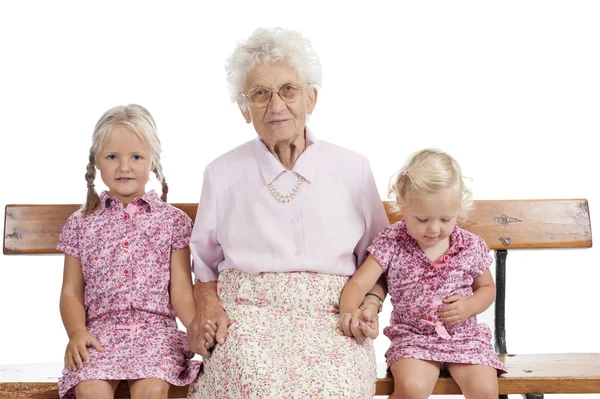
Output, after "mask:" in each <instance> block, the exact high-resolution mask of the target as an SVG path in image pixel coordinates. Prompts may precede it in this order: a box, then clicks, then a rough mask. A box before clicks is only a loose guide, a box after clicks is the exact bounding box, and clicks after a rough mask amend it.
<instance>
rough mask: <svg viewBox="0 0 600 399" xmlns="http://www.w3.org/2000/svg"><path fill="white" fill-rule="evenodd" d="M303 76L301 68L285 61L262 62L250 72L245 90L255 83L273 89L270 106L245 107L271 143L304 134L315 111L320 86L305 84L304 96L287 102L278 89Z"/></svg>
mask: <svg viewBox="0 0 600 399" xmlns="http://www.w3.org/2000/svg"><path fill="white" fill-rule="evenodd" d="M290 82H300V83H301V84H304V83H306V81H304V80H301V78H300V76H299V75H298V72H297V71H296V70H295V69H293V68H290V67H289V66H287V65H286V64H285V63H283V62H275V63H271V64H259V65H257V66H256V67H255V68H254V69H253V70H252V71H250V72H249V73H248V77H247V78H246V84H245V85H244V87H243V89H242V91H243V92H244V93H248V90H251V89H253V88H255V87H265V88H268V89H269V90H271V91H272V92H273V95H272V96H271V101H270V102H269V103H268V104H267V106H266V107H263V108H257V107H255V106H253V105H250V109H249V111H248V110H247V109H244V110H242V114H243V115H244V118H245V119H246V122H247V123H250V122H252V124H253V125H254V129H255V130H256V133H257V134H258V135H259V136H260V138H261V139H263V140H264V141H267V142H269V143H272V144H275V143H277V142H293V141H294V140H295V139H296V138H297V137H298V135H301V134H304V127H305V124H306V115H307V114H311V113H312V111H313V109H314V107H315V104H316V102H317V90H315V89H314V88H310V87H309V86H305V87H304V88H305V90H303V94H302V96H300V97H299V98H298V99H296V100H294V101H293V102H289V103H286V102H285V101H283V100H282V99H281V97H280V96H279V94H277V91H278V90H279V88H280V87H281V86H283V85H284V84H286V83H290Z"/></svg>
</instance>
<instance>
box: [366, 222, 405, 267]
mask: <svg viewBox="0 0 600 399" xmlns="http://www.w3.org/2000/svg"><path fill="white" fill-rule="evenodd" d="M367 251H369V252H370V253H371V254H372V255H373V256H374V257H375V259H376V260H377V262H379V265H381V268H382V269H383V271H384V272H386V271H387V269H388V267H389V265H390V263H391V261H392V259H393V257H394V255H397V254H398V253H399V251H400V241H399V240H398V234H397V232H396V231H395V225H392V226H388V227H386V228H385V229H383V230H382V231H381V232H380V233H379V234H377V236H376V237H375V239H374V240H373V243H372V244H371V245H370V246H369V247H368V248H367Z"/></svg>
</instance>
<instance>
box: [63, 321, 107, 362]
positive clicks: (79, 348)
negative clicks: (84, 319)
mask: <svg viewBox="0 0 600 399" xmlns="http://www.w3.org/2000/svg"><path fill="white" fill-rule="evenodd" d="M88 346H93V347H94V348H96V349H97V350H98V351H99V352H102V351H104V349H102V345H100V342H98V340H97V339H96V337H94V336H93V335H92V334H90V333H89V332H88V331H87V330H86V329H85V328H82V329H80V330H77V331H75V332H74V333H73V335H72V336H71V339H70V340H69V343H68V344H67V350H66V351H65V367H66V368H67V369H69V370H70V371H77V370H81V369H82V368H83V365H84V363H85V364H87V363H89V362H90V355H89V353H88V351H87V347H88Z"/></svg>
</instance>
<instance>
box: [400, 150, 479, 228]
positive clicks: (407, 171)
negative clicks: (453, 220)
mask: <svg viewBox="0 0 600 399" xmlns="http://www.w3.org/2000/svg"><path fill="white" fill-rule="evenodd" d="M394 176H395V177H394ZM394 176H393V177H392V179H393V180H394V182H393V184H391V185H390V188H389V190H388V196H389V197H390V198H391V199H394V200H395V202H396V204H397V205H398V207H402V206H403V204H406V203H408V202H409V201H410V199H411V198H413V197H421V198H422V197H424V196H427V195H431V194H434V193H437V192H438V191H440V190H443V189H451V190H452V191H454V192H455V193H456V196H457V200H458V202H459V206H460V211H459V215H458V220H460V221H464V220H466V219H467V218H468V216H469V213H470V212H471V211H472V209H473V205H474V203H473V197H472V193H471V190H470V189H469V188H468V187H467V186H466V185H465V183H464V177H463V175H462V171H461V169H460V165H459V164H458V162H456V160H455V159H454V158H452V157H451V156H450V155H448V154H446V153H445V152H442V151H439V150H435V149H430V148H428V149H424V150H421V151H419V152H417V153H415V154H413V156H412V157H411V158H410V160H409V161H408V163H407V164H406V165H404V167H403V168H402V169H401V170H400V171H399V172H398V173H397V174H396V175H394Z"/></svg>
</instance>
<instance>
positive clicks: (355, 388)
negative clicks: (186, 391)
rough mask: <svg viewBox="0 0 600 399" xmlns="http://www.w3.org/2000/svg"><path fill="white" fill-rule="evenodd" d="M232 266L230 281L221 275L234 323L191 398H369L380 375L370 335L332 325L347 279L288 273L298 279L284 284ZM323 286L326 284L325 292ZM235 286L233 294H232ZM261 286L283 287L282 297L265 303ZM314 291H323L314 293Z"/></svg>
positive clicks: (268, 288) (223, 294)
mask: <svg viewBox="0 0 600 399" xmlns="http://www.w3.org/2000/svg"><path fill="white" fill-rule="evenodd" d="M233 273H235V274H236V276H235V277H236V280H235V281H233V282H232V281H230V280H228V279H227V278H226V279H225V282H226V283H225V284H222V281H220V288H221V289H220V296H221V298H222V299H225V301H223V302H224V303H223V305H224V307H225V309H226V311H227V314H228V316H229V317H230V318H231V319H232V320H233V324H232V325H231V327H230V329H229V334H228V336H227V340H226V342H225V344H224V345H223V346H217V347H216V348H215V350H214V352H213V354H212V356H211V358H210V359H208V360H207V361H206V363H205V367H204V373H203V374H202V375H201V376H200V377H199V380H198V382H197V383H196V384H194V385H193V387H192V389H191V390H190V395H189V397H192V398H236V399H242V398H254V397H256V398H298V397H310V395H313V397H319V398H322V397H329V396H330V397H335V398H353V399H359V398H372V397H373V395H374V389H375V380H376V377H377V376H376V363H375V353H374V350H373V345H372V342H371V341H370V340H367V341H365V342H363V343H358V342H357V341H356V340H354V339H353V338H348V337H345V336H344V335H343V334H342V333H341V332H340V331H339V330H338V328H337V320H338V315H337V312H336V311H335V301H336V300H339V295H340V293H341V289H342V288H343V285H344V283H345V281H346V280H347V278H343V277H340V276H328V275H321V274H314V273H293V281H294V283H295V284H294V285H293V286H290V285H287V288H286V284H281V285H280V284H277V283H274V280H273V279H270V278H267V279H266V280H269V281H265V279H258V281H257V280H256V279H255V278H254V277H252V276H251V275H246V276H244V275H241V274H238V273H240V272H233ZM286 274H287V275H290V273H286ZM246 277H249V278H250V280H253V281H251V283H250V285H249V284H248V283H246V282H244V281H241V280H245V281H247V279H246ZM269 277H273V276H269ZM289 277H290V276H282V278H284V279H287V278H289ZM240 278H241V280H240ZM277 278H278V277H275V280H277ZM323 285H327V286H328V290H327V291H328V292H327V293H326V294H325V295H323V292H322V286H323ZM277 286H279V287H280V288H276V287H277ZM274 287H275V288H274ZM232 290H233V291H235V292H236V294H233V295H230V294H232V292H231V291H232ZM265 290H266V291H269V295H272V297H273V298H277V297H281V296H279V295H278V292H277V291H278V290H285V291H286V292H285V294H284V295H283V296H284V297H285V298H286V300H285V301H284V302H283V304H282V305H281V306H279V305H274V304H273V303H271V304H269V303H265V302H264V298H265V296H268V295H265V294H264V293H265V292H266V291H265ZM315 290H320V291H321V292H320V293H319V294H320V295H321V296H322V298H319V299H317V300H315V298H314V297H313V295H312V294H315V293H316V292H315ZM330 291H331V292H330ZM249 292H250V293H251V294H248V293H249ZM299 296H300V297H305V298H308V297H310V298H311V299H308V300H307V301H304V300H303V299H302V298H298V297H299ZM328 297H330V298H328ZM336 298H337V299H336ZM297 301H300V302H302V303H300V302H297ZM236 302H237V303H236ZM307 303H308V305H307Z"/></svg>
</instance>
